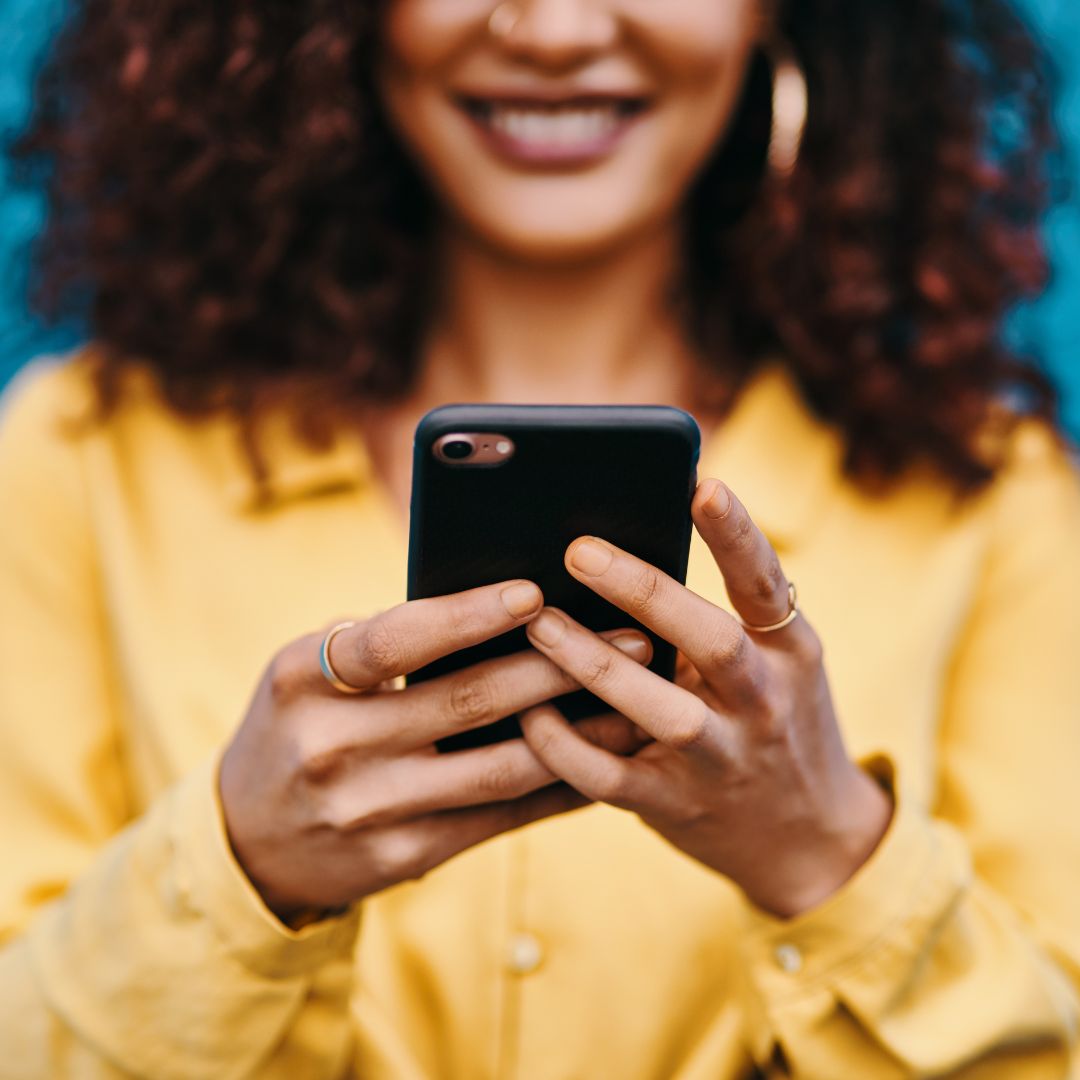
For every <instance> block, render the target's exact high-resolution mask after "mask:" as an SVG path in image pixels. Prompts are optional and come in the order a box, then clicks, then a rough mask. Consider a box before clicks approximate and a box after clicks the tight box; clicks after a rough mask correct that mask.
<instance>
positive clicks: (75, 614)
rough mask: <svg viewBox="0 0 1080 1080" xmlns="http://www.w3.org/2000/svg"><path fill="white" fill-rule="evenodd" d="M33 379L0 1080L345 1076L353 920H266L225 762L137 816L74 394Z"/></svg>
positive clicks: (11, 437)
mask: <svg viewBox="0 0 1080 1080" xmlns="http://www.w3.org/2000/svg"><path fill="white" fill-rule="evenodd" d="M41 366H42V365H40V364H39V365H34V367H35V370H34V371H33V372H31V373H28V374H26V375H24V376H22V377H21V379H20V384H19V385H18V386H17V387H15V388H14V389H13V390H9V392H8V395H7V396H6V398H5V399H4V402H3V411H2V414H0V522H2V526H0V613H2V616H0V746H2V753H0V821H2V822H3V827H2V832H0V867H2V870H0V1046H2V1047H3V1059H2V1060H0V1074H2V1075H3V1076H5V1077H27V1078H38V1077H45V1076H48V1077H54V1078H56V1080H64V1078H66V1077H76V1076H77V1077H80V1078H82V1077H87V1078H96V1077H120V1076H130V1075H132V1074H135V1075H140V1076H153V1077H156V1078H161V1080H172V1078H177V1080H179V1078H181V1077H183V1078H188V1077H192V1076H214V1077H241V1076H251V1075H255V1074H257V1075H259V1076H265V1077H284V1076H289V1075H296V1074H300V1075H304V1076H312V1077H317V1076H326V1077H330V1076H341V1075H343V1074H345V1073H346V1072H347V1069H348V1064H347V1063H348V1058H349V1053H350V1049H351V1048H350V1039H351V1035H350V1031H351V1024H350V1020H349V1016H348V998H349V989H350V985H351V968H352V951H353V946H354V941H355V936H356V931H357V919H358V916H357V913H356V912H352V913H349V914H347V915H345V916H342V917H341V918H338V919H333V920H327V921H325V922H323V923H319V924H318V925H315V926H311V927H308V928H306V929H304V930H300V931H296V932H294V931H291V930H289V929H287V928H286V927H284V926H283V925H282V924H281V923H280V922H278V920H276V919H275V918H274V917H273V915H272V914H271V913H270V912H269V911H268V910H267V909H266V908H265V907H264V905H263V904H262V903H261V901H260V899H259V897H258V895H257V893H256V892H255V891H254V889H253V888H252V887H251V886H250V884H249V883H248V881H247V879H246V878H245V877H244V875H243V873H242V871H241V870H240V868H239V866H238V865H237V864H236V862H235V860H234V859H233V857H232V854H231V851H230V848H229V844H228V840H227V837H226V834H225V829H224V824H223V819H222V814H221V808H220V804H219V801H218V795H217V766H218V757H217V755H215V756H214V757H213V758H212V759H210V760H208V761H206V762H205V763H204V764H203V765H202V766H201V767H200V768H198V769H196V770H195V771H194V772H192V773H191V774H190V775H188V776H187V777H185V778H183V779H182V780H181V781H180V783H179V784H178V785H177V786H176V787H175V788H173V789H172V790H171V791H169V792H168V793H167V794H166V795H165V796H164V797H162V798H161V799H159V800H158V801H157V802H156V803H155V804H154V805H153V806H151V807H150V808H149V810H148V811H147V812H146V813H145V814H144V815H142V816H140V817H137V818H134V819H133V815H132V814H131V812H130V810H129V806H128V800H127V798H126V794H125V793H126V784H125V775H124V770H123V755H122V752H121V750H122V745H121V736H120V732H119V731H118V722H117V710H116V705H115V701H116V698H115V691H114V687H113V685H112V684H111V681H110V680H111V678H112V676H111V675H110V672H111V671H112V670H113V668H112V665H111V660H110V656H109V650H108V645H107V642H108V633H107V623H106V619H105V615H104V611H103V605H102V599H101V596H100V590H99V583H98V582H97V580H96V570H95V567H96V560H95V557H94V550H93V530H92V528H91V527H90V508H89V505H88V501H87V490H86V484H85V481H84V477H83V472H82V470H83V457H82V455H81V451H80V449H79V441H78V439H75V438H72V437H69V436H66V435H65V434H64V433H63V432H62V430H61V429H60V428H59V427H58V422H59V420H60V419H61V417H59V415H58V414H59V413H60V412H61V410H60V409H59V408H58V399H59V398H61V397H62V393H61V391H62V389H63V388H64V386H65V385H66V382H67V380H68V376H67V374H66V373H65V372H64V371H63V369H62V368H61V369H56V370H48V371H44V372H42V371H40V370H39V369H40V367H41Z"/></svg>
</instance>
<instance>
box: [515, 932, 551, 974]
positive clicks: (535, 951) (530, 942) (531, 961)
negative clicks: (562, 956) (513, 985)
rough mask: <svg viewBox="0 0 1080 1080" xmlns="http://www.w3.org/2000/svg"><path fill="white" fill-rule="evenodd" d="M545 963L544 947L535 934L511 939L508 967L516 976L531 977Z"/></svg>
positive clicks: (516, 935)
mask: <svg viewBox="0 0 1080 1080" xmlns="http://www.w3.org/2000/svg"><path fill="white" fill-rule="evenodd" d="M543 962H544V947H543V946H542V945H541V944H540V941H539V939H538V938H536V937H535V936H534V935H533V934H524V933H523V934H515V935H514V936H513V937H512V938H511V939H510V947H509V949H508V950H507V954H506V966H507V967H508V968H509V969H510V971H512V972H513V973H514V974H515V975H531V974H532V973H533V972H534V971H536V969H537V968H538V967H539V966H540V965H541V964H542V963H543Z"/></svg>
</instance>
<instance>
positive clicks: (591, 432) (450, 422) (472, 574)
mask: <svg viewBox="0 0 1080 1080" xmlns="http://www.w3.org/2000/svg"><path fill="white" fill-rule="evenodd" d="M460 432H497V433H501V434H504V435H506V436H507V437H509V438H510V439H512V440H513V442H514V445H515V451H514V453H513V455H512V456H511V457H510V458H509V460H507V461H504V462H502V463H500V464H498V465H468V464H465V465H463V464H448V463H446V462H444V461H442V460H440V459H439V458H437V457H436V456H435V454H434V453H433V447H434V445H435V443H436V441H437V440H438V439H439V438H440V437H442V436H444V435H449V434H453V433H460ZM699 444H700V434H699V431H698V427H697V424H696V423H695V421H694V419H693V418H692V417H691V416H690V415H689V414H687V413H684V412H682V411H680V410H678V409H672V408H666V407H661V406H630V407H625V406H555V405H550V406H549V405H540V406H502V405H451V406H446V407H444V408H440V409H436V410H434V411H433V412H430V413H428V415H427V416H426V417H424V419H423V420H422V421H421V422H420V424H419V426H418V427H417V431H416V442H415V448H414V458H413V486H412V506H411V516H410V534H409V582H408V596H409V599H410V600H415V599H419V598H423V597H430V596H442V595H445V594H448V593H455V592H460V591H463V590H465V589H471V588H475V587H477V586H480V585H488V584H492V583H494V582H498V581H505V580H508V579H512V578H527V579H529V580H531V581H535V582H536V583H537V584H538V585H539V586H540V588H541V589H542V590H543V593H544V599H545V602H546V603H547V604H549V605H551V606H553V607H559V608H562V609H563V610H565V611H566V612H568V613H569V614H570V615H571V616H572V617H573V618H575V619H577V620H578V621H579V622H581V623H582V624H584V625H585V626H588V627H589V628H590V629H593V630H612V629H615V628H617V627H626V626H638V625H639V624H637V623H635V621H634V620H633V619H631V618H630V617H629V616H628V615H627V614H626V613H625V612H623V611H621V610H619V609H618V608H616V607H614V606H613V605H611V604H609V603H608V602H607V601H606V600H603V599H601V598H600V597H599V596H597V595H596V594H595V593H594V592H592V591H591V590H589V589H587V588H585V586H583V585H581V584H579V583H578V582H576V581H575V580H574V579H573V578H572V577H571V576H570V575H569V573H567V571H566V568H565V566H564V565H563V557H564V554H565V551H566V548H567V547H568V546H569V544H570V542H571V541H572V540H574V539H575V538H576V537H578V536H583V535H587V534H589V535H594V536H599V537H602V538H603V539H605V540H609V541H611V543H613V544H616V545H618V546H619V547H621V548H624V549H625V550H627V551H630V552H632V553H633V554H635V555H637V556H639V557H640V558H642V559H644V560H645V561H646V562H648V563H651V564H652V565H654V566H656V567H658V568H659V569H661V570H663V571H664V572H665V573H667V574H669V575H670V576H671V577H673V578H675V579H676V580H677V581H679V582H685V580H686V564H687V557H688V554H689V547H690V535H691V528H692V525H691V520H690V500H691V498H692V497H693V492H694V487H695V484H696V480H697V475H696V474H697V459H698V451H699ZM639 628H640V629H642V630H644V631H645V633H648V634H649V636H650V637H651V638H652V641H653V647H654V656H653V660H652V663H651V664H650V667H651V668H652V670H654V671H656V672H657V673H658V674H660V675H662V676H664V677H665V678H668V679H671V678H673V677H674V671H675V649H674V648H673V647H672V646H671V645H669V644H668V643H667V642H666V641H663V640H661V639H660V638H658V637H657V636H656V635H655V634H652V633H651V632H650V631H648V630H645V628H644V627H639ZM529 647H530V646H529V643H528V641H527V639H526V637H525V631H524V629H523V628H518V629H516V630H514V631H511V632H510V633H508V634H505V635H503V636H501V637H498V638H495V639H493V640H491V641H488V642H484V643H482V644H480V645H477V646H475V647H473V648H470V649H465V650H462V651H461V652H458V653H455V654H453V655H451V656H447V657H444V658H443V659H441V660H439V661H437V662H436V663H433V664H431V665H429V666H427V667H425V668H423V669H421V670H420V671H417V672H415V673H413V674H412V675H411V676H410V677H409V680H408V681H409V682H410V683H414V682H420V681H423V680H426V679H431V678H435V677H437V676H439V675H443V674H446V673H448V672H451V671H456V670H458V669H460V668H463V667H467V666H470V665H472V664H475V663H478V662H479V661H481V660H486V659H490V658H493V657H498V656H505V655H508V654H510V653H513V652H518V651H520V650H522V649H525V648H529ZM558 705H559V708H560V709H561V710H562V711H563V713H564V714H565V715H566V716H567V717H568V718H569V719H581V718H582V717H584V716H588V715H595V714H596V713H599V712H603V711H607V709H608V706H606V705H604V704H603V703H602V702H599V701H598V700H597V699H596V698H594V697H593V696H592V695H591V694H587V693H585V692H578V693H575V694H571V695H566V696H564V697H562V698H560V699H559V700H558ZM520 730H521V729H520V726H519V725H518V722H517V718H516V717H510V718H508V719H506V720H502V721H499V722H498V723H496V724H492V725H489V726H487V727H483V728H479V729H476V730H475V731H470V732H466V733H463V734H462V735H458V736H454V737H453V738H451V739H447V740H444V741H443V742H442V743H440V749H443V750H448V749H460V748H464V747H467V746H479V745H484V744H486V743H491V742H496V741H498V740H500V739H505V738H510V737H513V736H516V735H519V734H520Z"/></svg>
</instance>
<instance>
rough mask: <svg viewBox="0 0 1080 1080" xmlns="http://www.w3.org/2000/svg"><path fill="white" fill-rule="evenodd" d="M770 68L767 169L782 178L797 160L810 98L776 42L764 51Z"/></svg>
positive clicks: (791, 56) (787, 51)
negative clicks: (770, 109) (770, 86)
mask: <svg viewBox="0 0 1080 1080" xmlns="http://www.w3.org/2000/svg"><path fill="white" fill-rule="evenodd" d="M765 53H766V57H767V59H768V61H769V65H770V67H771V68H772V131H771V132H770V134H769V170H770V171H771V172H772V173H773V175H774V176H778V177H780V178H782V179H786V178H787V177H789V176H790V175H791V174H792V173H793V172H794V171H795V166H796V165H797V164H798V161H799V152H800V151H801V150H802V144H803V136H804V135H805V134H806V119H807V116H808V114H809V100H810V95H809V92H808V90H807V86H806V75H805V74H804V73H803V69H802V67H800V65H799V62H798V60H796V59H795V53H794V52H793V51H792V50H791V48H790V47H789V46H788V45H786V44H784V43H780V42H774V43H773V44H771V45H769V46H768V47H767V48H766V50H765Z"/></svg>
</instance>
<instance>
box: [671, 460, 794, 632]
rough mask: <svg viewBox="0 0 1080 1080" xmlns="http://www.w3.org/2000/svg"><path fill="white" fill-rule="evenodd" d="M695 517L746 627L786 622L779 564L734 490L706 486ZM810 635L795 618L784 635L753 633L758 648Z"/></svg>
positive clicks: (786, 588)
mask: <svg viewBox="0 0 1080 1080" xmlns="http://www.w3.org/2000/svg"><path fill="white" fill-rule="evenodd" d="M691 512H692V513H693V517H694V524H695V525H696V526H697V529H698V532H700V533H701V535H702V538H703V539H704V540H705V542H706V544H708V545H709V550H710V551H711V552H712V554H713V558H714V559H715V560H716V565H717V566H718V567H719V568H720V573H721V574H723V576H724V584H725V585H726V586H727V591H728V596H729V597H730V598H731V603H732V604H733V605H734V607H735V610H736V611H737V612H738V613H739V615H740V616H742V618H743V619H744V620H745V622H746V623H748V624H749V625H750V626H751V627H754V626H771V625H773V624H774V623H778V622H780V621H781V620H782V619H784V618H785V617H786V616H787V615H788V613H789V612H790V609H791V604H790V593H789V582H788V579H787V577H786V575H785V574H784V570H783V567H782V566H781V565H780V559H779V557H778V556H777V554H776V552H775V551H774V550H773V546H772V544H770V543H769V541H768V540H767V539H766V537H765V534H764V533H763V532H762V531H761V530H760V529H759V528H758V527H757V526H756V525H755V524H754V522H753V520H752V519H751V517H750V515H749V513H748V512H747V510H746V507H745V506H743V504H742V503H741V502H740V501H739V500H738V499H737V498H736V497H735V495H734V494H733V493H732V492H731V490H730V488H728V487H727V485H726V484H722V483H721V482H720V481H719V480H706V481H704V482H703V483H702V484H701V485H700V486H699V487H698V490H697V493H696V494H695V495H694V499H693V503H692V505H691ZM807 631H809V626H808V625H807V624H806V622H805V620H804V619H801V618H797V619H795V620H794V621H793V622H792V623H791V624H790V625H789V626H788V627H785V628H784V630H782V631H780V630H778V631H774V632H771V633H766V634H761V633H755V632H754V631H753V630H750V633H751V635H752V636H753V637H754V638H755V640H756V641H757V642H758V643H765V641H766V640H767V641H768V644H770V645H786V644H788V643H790V642H797V641H798V640H799V639H800V638H801V637H802V636H803V635H805V633H806V632H807Z"/></svg>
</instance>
